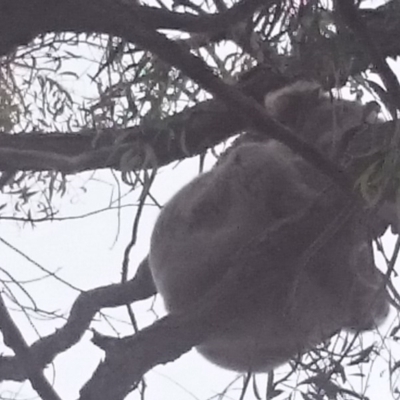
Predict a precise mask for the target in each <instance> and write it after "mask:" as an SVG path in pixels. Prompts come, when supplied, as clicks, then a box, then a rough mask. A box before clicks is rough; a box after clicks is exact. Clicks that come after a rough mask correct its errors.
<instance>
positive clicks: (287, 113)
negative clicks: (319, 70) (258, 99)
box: [264, 81, 323, 121]
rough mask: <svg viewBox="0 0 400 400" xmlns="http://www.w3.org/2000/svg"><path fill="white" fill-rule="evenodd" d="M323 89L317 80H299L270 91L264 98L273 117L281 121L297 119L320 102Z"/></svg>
mask: <svg viewBox="0 0 400 400" xmlns="http://www.w3.org/2000/svg"><path fill="white" fill-rule="evenodd" d="M321 97H323V91H322V88H321V86H320V85H319V84H318V83H317V82H309V81H298V82H295V83H294V84H293V85H290V86H285V87H284V88H282V89H279V90H276V91H274V92H271V93H268V94H267V95H266V96H265V99H264V105H265V108H266V110H267V112H268V114H270V115H271V116H272V117H274V118H276V119H278V120H280V121H288V120H289V121H290V120H292V119H296V118H295V115H298V114H303V112H304V111H307V109H308V110H309V109H310V108H313V107H315V106H317V105H318V104H320V101H321Z"/></svg>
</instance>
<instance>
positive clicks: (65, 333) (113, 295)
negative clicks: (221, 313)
mask: <svg viewBox="0 0 400 400" xmlns="http://www.w3.org/2000/svg"><path fill="white" fill-rule="evenodd" d="M155 293H156V290H155V287H154V283H153V281H152V278H151V274H150V271H149V269H148V265H147V259H145V260H143V261H142V263H141V264H140V266H139V268H138V271H137V273H136V276H135V277H134V278H133V279H132V280H130V281H128V282H125V283H122V284H114V285H109V286H104V287H100V288H96V289H93V290H90V291H88V292H85V293H82V294H80V295H79V296H78V298H77V299H76V301H75V303H74V305H73V306H72V309H71V313H70V316H69V318H68V320H67V322H66V323H65V325H64V326H63V327H62V328H61V329H58V330H57V331H56V332H55V333H54V334H52V335H49V336H46V337H44V338H41V339H39V340H38V341H37V342H35V343H33V344H32V345H31V346H30V347H28V346H27V345H25V346H26V348H25V351H26V352H29V357H31V359H32V360H34V365H35V368H38V369H43V368H44V367H45V366H46V365H47V364H49V363H50V362H51V361H52V360H53V359H54V358H55V357H56V356H57V354H59V353H61V352H63V351H65V350H67V349H69V348H70V347H72V346H73V345H74V344H75V343H77V342H78V341H79V339H80V338H81V337H82V335H83V334H84V332H85V330H86V329H88V328H89V325H90V322H91V321H92V319H93V317H94V316H95V314H96V313H97V312H98V311H99V310H100V309H102V308H104V307H117V306H121V305H125V304H129V303H132V302H134V301H139V300H143V299H146V298H148V297H150V296H152V295H154V294H155ZM1 307H2V308H1ZM5 313H6V309H5V307H4V305H2V304H0V324H1V325H0V326H1V329H2V330H5V329H8V326H4V327H3V325H4V324H5V323H4V322H3V320H5V317H4V315H5ZM5 321H6V322H7V320H5ZM9 336H10V335H9ZM14 336H15V335H14V334H13V335H11V337H14ZM13 348H14V347H13ZM14 350H15V349H14ZM22 356H24V355H23V354H21V353H17V352H16V356H13V357H8V356H3V357H0V381H2V380H14V381H22V380H25V379H27V378H29V379H30V375H29V373H28V372H29V371H26V370H25V368H24V364H25V361H24V360H25V359H24V358H21V357H22ZM24 357H25V356H24ZM47 398H49V399H50V398H51V397H43V399H47ZM52 399H53V398H52Z"/></svg>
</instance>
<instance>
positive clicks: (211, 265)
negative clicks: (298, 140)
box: [149, 82, 389, 372]
mask: <svg viewBox="0 0 400 400" xmlns="http://www.w3.org/2000/svg"><path fill="white" fill-rule="evenodd" d="M265 106H266V109H267V112H269V113H270V115H271V116H273V117H274V118H277V119H278V120H279V121H280V122H282V123H284V124H286V125H288V126H289V127H290V128H291V129H292V130H293V131H294V132H295V133H296V134H299V135H301V136H302V137H303V138H304V140H306V141H308V142H311V143H314V144H315V145H316V146H317V147H318V148H319V149H320V150H321V151H322V152H325V153H326V154H327V155H328V154H331V153H332V152H335V148H337V146H338V143H340V139H341V137H342V136H343V135H344V134H345V132H347V131H348V130H349V129H351V128H353V127H355V126H357V125H359V124H360V123H362V122H363V121H362V119H363V118H364V109H363V107H362V106H361V105H359V104H357V103H353V102H349V101H344V100H337V99H336V100H332V99H330V98H329V97H328V96H327V95H325V94H322V92H321V90H320V88H319V86H318V85H316V84H314V83H312V82H297V83H295V84H293V85H290V86H287V87H285V88H283V89H280V90H278V91H276V92H273V93H271V94H268V95H267V96H266V99H265ZM330 190H332V188H329V185H328V186H327V183H326V178H325V177H323V176H322V175H321V174H319V172H318V171H316V170H315V169H314V168H313V167H311V166H310V165H309V164H308V163H306V162H305V161H303V159H302V158H300V157H299V156H297V155H296V154H294V153H293V152H292V151H290V150H289V149H288V148H287V147H285V146H284V145H283V144H281V143H279V142H277V141H275V140H261V141H251V140H250V141H249V140H244V141H242V142H239V143H237V144H236V145H234V146H233V147H232V148H231V149H230V150H229V151H228V152H227V153H226V155H224V156H223V157H222V158H221V159H220V160H219V162H218V163H217V164H216V165H215V166H214V168H212V169H211V170H210V171H209V172H205V173H203V174H201V175H200V176H198V177H197V178H195V179H194V180H193V181H192V182H190V183H189V184H188V185H186V186H184V187H183V188H182V189H181V190H180V191H179V192H178V193H177V194H176V195H175V196H174V197H172V199H171V200H170V201H169V202H168V203H167V204H166V205H165V207H164V208H163V209H162V211H161V213H160V216H159V218H158V220H157V222H156V225H155V228H154V231H153V235H152V238H151V249H150V254H149V265H150V270H151V272H152V275H153V279H154V282H155V285H156V287H157V290H158V292H159V293H160V294H161V295H162V297H163V299H164V302H165V305H166V308H167V309H168V311H169V312H170V313H176V312H185V311H186V310H188V309H190V306H191V305H193V304H194V303H195V302H196V301H198V300H199V299H202V298H203V299H204V300H205V301H206V298H207V296H206V294H207V291H208V290H209V289H210V288H211V287H212V286H213V285H214V284H215V282H220V281H221V280H223V279H224V275H225V274H226V272H227V271H229V270H230V269H232V268H246V269H254V270H257V273H256V274H253V275H252V274H250V275H249V278H247V280H246V279H244V281H243V284H242V285H241V287H240V293H237V295H236V296H234V297H232V299H231V301H230V302H229V304H223V305H220V306H218V305H216V306H215V311H214V314H215V320H218V321H221V320H222V321H223V324H222V325H223V328H224V329H221V328H218V329H216V331H215V332H213V334H212V335H211V336H210V337H209V338H208V339H207V340H206V341H205V342H204V343H202V344H201V345H199V346H197V350H198V351H199V352H200V353H201V354H202V355H204V356H205V357H206V358H207V359H208V360H210V361H211V362H213V363H215V364H217V365H220V366H222V367H225V368H228V369H233V370H238V371H252V372H257V371H269V370H271V369H273V368H275V367H276V366H278V365H280V364H282V363H284V362H286V361H288V360H289V359H290V358H292V357H294V356H296V355H299V354H302V353H304V352H306V351H307V350H309V349H310V348H312V347H314V346H316V345H318V344H319V343H321V342H322V341H324V340H326V339H328V338H329V337H331V336H332V335H333V334H335V333H337V332H338V331H340V330H341V329H347V330H368V329H372V328H374V327H376V326H377V325H378V324H380V323H381V322H382V321H383V319H384V318H385V317H386V315H387V313H388V310H389V302H388V294H387V292H386V290H385V287H384V277H383V275H382V274H381V273H380V272H379V270H378V269H377V268H376V266H375V264H374V258H373V252H372V245H371V240H370V236H369V235H368V233H367V231H366V228H365V226H364V225H363V224H362V223H360V221H359V218H358V217H357V216H356V215H355V216H350V217H349V218H348V219H347V220H345V222H344V223H343V224H342V226H340V227H339V230H338V232H336V233H335V232H333V234H332V235H331V236H330V237H329V238H328V239H327V240H326V242H323V243H322V244H321V246H320V248H316V250H315V251H314V252H313V251H311V256H310V257H309V260H308V261H307V262H306V263H305V265H300V264H301V263H300V259H302V257H303V255H304V253H305V252H306V251H307V250H309V249H310V248H311V249H312V247H313V246H314V245H315V243H316V241H317V240H318V238H319V237H320V236H321V234H323V232H324V231H325V230H326V227H328V228H329V227H330V226H333V225H334V220H335V218H336V217H337V214H338V210H341V209H343V208H345V207H346V205H347V204H348V203H347V199H346V197H345V196H344V195H341V194H340V193H338V191H337V190H336V191H335V189H333V192H330ZM324 193H325V194H324ZM332 193H333V195H332ZM299 212H300V213H302V212H304V213H305V214H307V212H309V216H310V217H309V218H306V219H304V221H306V222H305V223H304V224H303V225H300V226H299V225H295V223H293V232H292V234H290V235H288V236H287V238H286V240H283V241H282V242H281V243H279V244H278V245H275V247H272V248H271V243H269V242H270V241H271V240H272V241H273V234H271V233H269V231H268V227H271V226H274V224H275V225H276V224H279V223H280V222H281V221H290V219H291V218H292V217H293V215H296V213H297V214H298V213H299ZM328 230H329V229H328ZM257 240H258V241H259V242H260V245H259V250H260V251H259V253H258V252H257V256H255V253H254V246H252V245H251V243H252V242H254V241H257ZM263 240H264V241H265V245H263ZM271 249H272V250H271ZM239 254H240V256H239ZM224 307H229V308H230V310H231V311H232V310H235V309H237V312H235V315H236V317H235V318H233V319H229V320H226V321H224V314H226V308H224ZM230 314H232V313H230ZM213 318H214V317H213Z"/></svg>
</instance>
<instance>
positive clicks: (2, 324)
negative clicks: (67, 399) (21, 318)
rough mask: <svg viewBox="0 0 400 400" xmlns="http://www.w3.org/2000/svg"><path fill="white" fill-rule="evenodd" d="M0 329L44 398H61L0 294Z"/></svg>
mask: <svg viewBox="0 0 400 400" xmlns="http://www.w3.org/2000/svg"><path fill="white" fill-rule="evenodd" d="M0 330H1V332H2V334H3V338H4V343H5V344H6V345H7V346H9V347H10V348H11V349H12V350H13V351H14V353H15V355H16V357H17V358H18V364H19V367H20V368H21V369H22V370H23V371H24V373H26V376H27V378H28V379H29V380H30V382H31V384H32V387H33V388H34V389H35V390H36V392H37V394H38V395H39V396H40V398H42V399H43V400H60V397H59V396H58V394H57V393H56V391H55V390H54V389H53V387H52V386H51V384H50V383H49V382H48V381H47V379H46V377H45V376H44V374H43V367H44V366H43V365H41V364H40V363H38V362H37V361H36V359H35V356H34V355H33V354H32V353H31V351H30V348H29V346H28V345H27V344H26V342H25V340H24V338H23V336H22V334H21V332H20V331H19V329H18V328H17V326H16V325H15V324H14V321H13V320H12V319H11V316H10V314H9V313H8V311H7V308H6V305H5V304H4V300H3V297H2V296H1V295H0Z"/></svg>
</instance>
